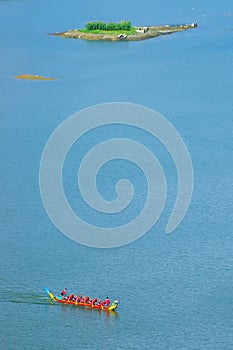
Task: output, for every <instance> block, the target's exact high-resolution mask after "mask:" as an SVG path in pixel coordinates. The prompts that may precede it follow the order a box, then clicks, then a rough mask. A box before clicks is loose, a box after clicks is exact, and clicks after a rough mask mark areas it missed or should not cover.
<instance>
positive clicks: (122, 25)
mask: <svg viewBox="0 0 233 350" xmlns="http://www.w3.org/2000/svg"><path fill="white" fill-rule="evenodd" d="M131 28H132V26H131V22H130V21H121V22H118V23H114V22H109V23H105V22H87V23H86V30H88V31H91V30H104V31H111V30H130V29H131Z"/></svg>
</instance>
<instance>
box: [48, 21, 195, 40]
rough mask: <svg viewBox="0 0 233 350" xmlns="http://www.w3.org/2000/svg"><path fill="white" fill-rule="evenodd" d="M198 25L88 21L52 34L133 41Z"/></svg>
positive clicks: (66, 36)
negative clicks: (82, 25) (136, 24)
mask: <svg viewBox="0 0 233 350" xmlns="http://www.w3.org/2000/svg"><path fill="white" fill-rule="evenodd" d="M196 27H197V23H192V24H181V25H169V24H166V25H160V26H140V27H134V26H132V25H131V22H130V21H121V22H118V23H114V22H109V23H105V22H88V23H86V27H85V29H73V30H71V29H70V30H67V31H66V32H61V33H59V32H56V33H51V34H50V35H55V36H60V37H62V38H74V39H85V40H105V41H122V40H123V41H133V40H145V39H150V38H154V37H157V36H160V35H166V34H172V33H176V32H181V31H185V30H187V29H192V28H196Z"/></svg>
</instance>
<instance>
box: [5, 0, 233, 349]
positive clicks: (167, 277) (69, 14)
mask: <svg viewBox="0 0 233 350" xmlns="http://www.w3.org/2000/svg"><path fill="white" fill-rule="evenodd" d="M122 17H123V18H122ZM96 19H97V20H98V19H100V20H106V21H110V20H121V19H131V22H132V24H133V25H138V24H139V25H141V24H146V25H150V24H156V23H162V24H166V23H171V24H173V23H191V22H193V21H196V22H198V24H199V26H198V28H197V29H195V30H190V31H186V32H182V33H176V34H173V35H171V36H164V37H159V38H156V39H151V40H148V41H143V42H117V43H114V42H87V41H81V40H68V39H67V40H65V39H61V38H58V37H53V36H48V35H46V33H50V32H53V31H62V30H66V29H69V28H77V27H81V26H84V24H85V22H86V21H87V20H96ZM0 38H1V49H0V50H1V54H0V93H1V94H0V117H1V128H0V142H1V146H0V160H1V182H0V184H1V185H0V186H1V196H0V207H1V221H0V222H1V223H0V230H1V245H0V250H1V273H0V282H1V283H0V294H1V299H0V324H1V326H0V330H1V338H0V345H1V348H4V349H9V350H13V349H21V348H24V349H32V350H34V349H41V350H42V349H43V350H44V349H50V350H51V349H64V348H67V349H77V348H78V349H101V348H102V349H161V350H163V349H171V350H173V349H185V350H191V349H193V350H194V349H205V350H207V349H211V350H213V349H229V350H230V349H232V347H233V336H232V331H233V293H232V291H233V279H232V267H233V238H232V228H233V224H232V207H233V202H232V191H233V180H232V172H233V162H232V158H233V143H232V142H233V137H232V136H233V135H232V133H233V132H232V130H233V120H232V112H233V99H232V90H233V70H232V62H233V52H232V47H233V8H232V3H231V2H230V1H226V0H225V1H222V2H221V3H220V2H217V1H206V2H205V5H203V4H202V2H201V1H191V0H190V1H188V2H187V1H178V2H176V3H174V2H172V1H168V2H166V4H164V2H163V1H156V4H154V1H152V0H151V1H148V2H147V3H146V4H145V3H142V2H139V1H136V2H135V1H134V2H133V4H132V3H130V2H128V3H125V2H123V1H118V2H117V3H115V4H109V2H107V1H103V2H102V3H101V5H100V4H97V3H95V2H92V1H91V2H88V3H87V4H77V3H76V2H75V1H73V0H72V1H71V2H69V6H68V5H67V3H65V2H61V3H60V4H59V5H58V4H57V2H55V1H50V2H49V3H41V2H39V1H32V2H29V1H0ZM22 73H29V74H39V75H45V76H52V77H55V78H57V79H58V80H56V81H26V80H25V81H24V80H16V79H14V76H15V75H17V74H22ZM115 101H122V102H131V103H137V104H141V105H144V106H147V107H149V108H152V109H154V110H156V111H158V112H159V113H161V114H162V115H163V116H165V117H166V118H167V119H168V120H169V121H170V122H171V123H172V124H173V125H174V126H175V128H176V129H177V130H178V132H179V133H180V135H181V136H182V138H183V139H184V141H185V143H186V145H187V147H188V149H189V152H190V156H191V159H192V163H193V169H194V179H195V181H194V192H193V197H192V201H191V205H190V208H189V210H188V212H187V214H186V216H185V218H184V220H183V221H182V223H181V224H180V225H179V226H178V227H177V229H176V230H175V232H173V233H172V234H171V235H166V234H165V227H166V224H167V222H168V218H169V216H170V212H171V210H172V208H173V206H174V202H175V199H176V193H177V175H176V170H175V167H174V164H173V163H172V160H171V159H170V158H169V156H168V154H167V152H166V151H165V150H164V149H163V148H162V147H161V145H158V143H156V141H155V144H153V143H152V142H151V141H150V137H149V136H147V135H144V134H143V135H141V136H140V135H138V134H135V138H136V139H138V138H140V137H141V138H143V140H144V142H145V143H146V144H147V145H151V148H152V151H155V152H156V151H157V152H158V158H159V159H160V161H161V164H162V165H163V168H164V171H165V175H166V179H167V184H168V196H167V201H166V205H165V208H164V211H163V213H162V215H161V217H160V219H159V221H158V222H157V224H156V225H155V226H154V227H153V228H152V229H151V230H150V231H149V232H148V233H147V234H146V235H144V236H143V237H142V238H141V239H139V240H137V241H135V242H133V243H132V244H129V245H126V246H123V247H120V248H114V249H105V250H103V249H96V248H90V247H86V246H82V245H80V244H77V243H75V242H73V241H72V240H69V239H68V238H67V237H65V236H64V235H62V233H60V232H59V231H58V229H57V228H56V227H55V226H54V225H53V224H52V223H51V221H50V220H49V218H48V216H47V214H46V212H45V209H44V207H43V203H42V200H41V197H40V190H39V165H40V159H41V156H42V152H43V149H44V147H45V144H46V142H47V140H48V138H49V136H50V135H51V133H52V132H53V131H54V129H55V128H56V127H57V126H58V125H59V124H60V123H61V122H62V121H64V120H66V118H68V117H69V116H70V115H72V114H73V113H75V112H77V111H78V110H81V109H82V108H86V107H89V106H92V105H95V104H100V103H105V102H115ZM129 132H131V131H128V130H117V129H115V130H114V128H110V129H105V130H104V131H103V133H102V134H101V133H99V134H98V133H96V134H93V135H92V138H91V139H90V140H89V142H93V143H95V142H96V143H97V142H99V140H100V139H104V138H105V137H106V135H110V137H113V135H114V133H116V134H117V135H120V136H122V135H124V133H125V136H126V137H128V133H129ZM132 132H133V131H132ZM85 142H87V143H88V140H87V141H84V143H83V145H82V147H85V145H86V143H85ZM153 147H154V149H153ZM75 149H76V150H78V149H79V148H78V145H76V148H75V147H74V149H73V150H72V152H73V158H74V159H75V164H76V162H77V158H75ZM72 164H73V163H72V153H71V155H70V158H69V159H67V163H66V164H65V169H64V177H66V178H67V180H64V187H65V189H66V191H67V196H68V197H69V199H70V200H71V202H73V206H74V208H75V210H77V211H81V215H82V216H83V217H84V216H85V217H86V219H87V220H88V221H90V222H91V221H93V222H94V224H98V222H99V217H98V215H97V214H93V212H92V211H91V212H89V214H88V210H86V209H87V208H85V206H82V205H81V206H80V202H79V201H77V195H76V192H75V191H76V182H75V181H76V178H75V176H76V175H73V174H76V173H74V172H75V171H76V170H77V169H76V167H75V165H72ZM114 169H115V168H114V163H113V164H112V165H110V166H109V167H107V168H104V169H103V170H102V173H100V174H99V178H98V179H97V180H98V186H99V188H100V191H102V192H101V193H102V194H103V195H104V196H105V197H106V198H107V199H111V198H112V197H111V196H114V192H112V186H111V181H112V182H114V181H115V177H117V175H118V174H119V172H120V173H121V174H120V175H124V174H129V177H130V176H131V178H132V183H133V184H134V186H135V188H137V186H139V187H138V188H140V190H138V191H135V194H136V197H135V199H134V202H133V203H132V208H131V209H132V212H131V213H128V214H127V215H128V217H127V219H130V218H133V217H134V216H135V215H136V214H135V213H136V212H137V211H138V210H139V209H140V207H141V205H142V202H143V200H144V198H145V195H144V193H142V194H141V196H140V191H142V190H143V189H144V187H146V184H145V179H144V178H143V176H142V174H141V173H140V171H138V170H137V169H136V170H137V171H135V172H134V170H135V169H133V168H132V167H131V164H120V165H119V164H118V165H117V170H114ZM119 169H120V170H119ZM108 171H109V173H110V188H109V189H108V188H106V186H105V185H106V184H105V181H106V179H107V178H108ZM70 174H71V175H70ZM65 175H66V176H65ZM69 175H70V178H69ZM108 196H109V197H108ZM88 215H89V216H88ZM130 215H131V216H130ZM104 219H105V218H104ZM120 219H121V218H119V217H115V218H114V219H113V220H109V219H107V218H106V220H109V221H107V223H106V225H109V226H111V225H112V226H115V225H116V224H117V222H118V220H120ZM114 220H115V221H114ZM122 220H124V219H122ZM44 285H47V286H48V287H49V288H50V289H51V290H52V291H54V292H55V293H57V292H59V291H60V290H61V289H62V288H64V287H68V289H69V290H70V291H77V292H80V293H83V294H85V293H86V294H89V295H92V296H99V297H100V298H104V297H105V296H106V293H107V294H108V296H109V297H110V298H111V299H113V298H119V299H120V301H121V304H120V307H119V309H118V310H119V311H118V313H117V314H107V313H101V312H98V311H94V310H83V309H80V308H73V307H61V306H60V305H55V304H51V303H50V302H49V300H48V298H47V297H46V296H45V294H44V292H43V286H44Z"/></svg>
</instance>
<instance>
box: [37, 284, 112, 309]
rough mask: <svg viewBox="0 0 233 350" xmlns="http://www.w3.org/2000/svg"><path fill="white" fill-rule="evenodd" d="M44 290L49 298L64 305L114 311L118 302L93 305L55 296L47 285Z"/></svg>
mask: <svg viewBox="0 0 233 350" xmlns="http://www.w3.org/2000/svg"><path fill="white" fill-rule="evenodd" d="M44 290H45V292H46V293H47V294H48V296H49V297H50V299H51V300H53V301H56V302H58V303H60V304H65V305H73V306H79V307H84V308H89V309H97V310H103V311H114V310H116V309H117V306H118V302H115V303H114V302H113V303H112V305H110V306H103V305H95V304H92V303H83V302H79V303H78V302H77V301H68V300H63V299H61V298H60V297H57V296H55V295H54V294H53V293H52V292H50V290H49V289H48V288H47V287H44Z"/></svg>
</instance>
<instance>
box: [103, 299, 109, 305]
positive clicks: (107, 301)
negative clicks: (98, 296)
mask: <svg viewBox="0 0 233 350" xmlns="http://www.w3.org/2000/svg"><path fill="white" fill-rule="evenodd" d="M109 305H110V299H109V297H106V299H105V300H104V306H109Z"/></svg>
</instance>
